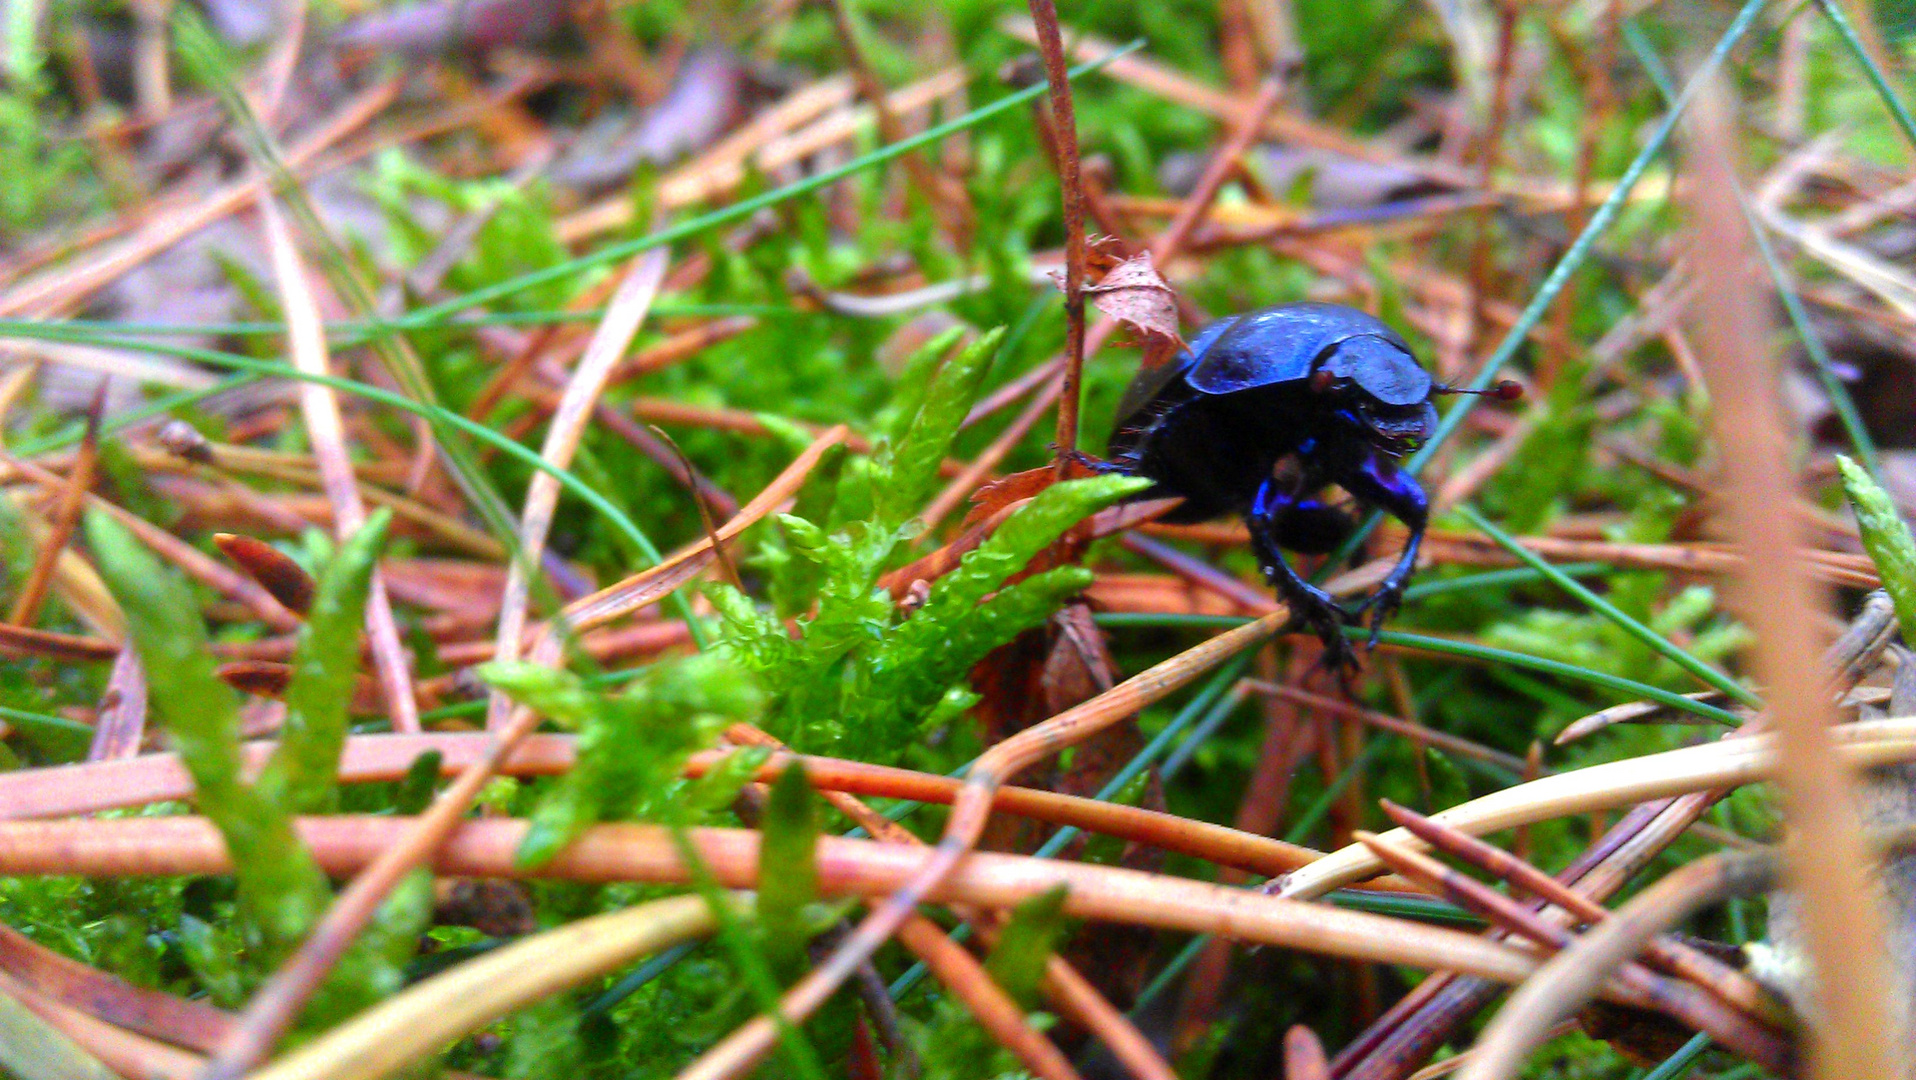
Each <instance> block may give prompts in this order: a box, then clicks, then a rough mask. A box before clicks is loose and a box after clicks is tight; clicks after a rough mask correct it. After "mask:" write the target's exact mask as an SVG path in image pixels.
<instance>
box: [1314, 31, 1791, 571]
mask: <svg viewBox="0 0 1916 1080" xmlns="http://www.w3.org/2000/svg"><path fill="white" fill-rule="evenodd" d="M1765 2H1766V0H1746V2H1745V3H1744V5H1743V7H1742V8H1741V9H1740V10H1738V11H1737V13H1736V18H1734V19H1732V20H1731V21H1730V25H1729V27H1728V28H1727V29H1726V30H1724V32H1723V35H1722V36H1721V37H1719V38H1718V39H1717V42H1716V45H1715V46H1714V47H1713V48H1711V50H1710V52H1709V55H1708V56H1706V57H1705V58H1704V60H1703V63H1702V65H1700V66H1699V67H1698V69H1697V72H1696V74H1695V75H1693V76H1691V78H1690V82H1689V83H1688V85H1686V86H1684V88H1683V91H1682V93H1680V94H1678V95H1677V99H1676V102H1675V104H1673V105H1671V106H1670V108H1669V109H1668V110H1666V111H1665V112H1664V114H1663V119H1662V120H1660V121H1658V122H1657V126H1656V127H1655V129H1653V130H1652V131H1651V132H1650V138H1649V139H1648V140H1647V141H1646V142H1645V143H1644V144H1643V149H1641V150H1639V151H1637V156H1636V157H1635V158H1632V159H1631V161H1630V164H1629V165H1628V166H1627V167H1625V168H1624V170H1623V175H1622V176H1619V177H1617V183H1616V186H1615V187H1614V188H1612V189H1611V190H1610V194H1609V195H1607V196H1605V198H1604V200H1603V202H1602V203H1601V204H1599V205H1598V206H1597V210H1596V212H1595V213H1593V214H1591V215H1590V220H1589V221H1587V222H1585V223H1584V226H1583V231H1582V232H1580V233H1578V234H1577V238H1576V239H1575V240H1574V241H1572V242H1571V244H1570V247H1569V249H1568V250H1566V251H1565V252H1564V253H1563V258H1561V259H1559V260H1557V265H1556V266H1555V267H1553V268H1552V269H1551V271H1550V273H1549V275H1548V276H1547V277H1545V278H1544V279H1543V284H1541V285H1539V286H1537V291H1536V293H1535V294H1534V295H1533V296H1531V298H1530V303H1528V304H1526V305H1524V309H1523V311H1521V312H1520V313H1518V315H1517V320H1516V321H1515V322H1514V323H1512V324H1511V326H1510V330H1509V331H1508V332H1507V333H1505V334H1504V336H1503V340H1502V341H1499V342H1498V343H1497V347H1496V349H1494V350H1492V352H1491V354H1490V357H1489V358H1488V359H1486V360H1485V361H1484V363H1483V367H1482V368H1480V369H1479V370H1478V372H1477V377H1476V378H1474V379H1472V380H1471V381H1470V387H1469V388H1470V389H1473V390H1482V389H1484V388H1485V387H1488V386H1489V385H1490V384H1491V383H1492V382H1493V381H1495V380H1496V378H1497V375H1498V373H1499V372H1501V371H1502V370H1503V368H1504V365H1505V364H1508V363H1509V362H1510V361H1511V360H1512V359H1513V358H1514V357H1515V356H1516V355H1517V352H1518V350H1520V349H1521V348H1523V344H1524V341H1525V340H1526V339H1527V338H1528V337H1529V336H1530V331H1532V330H1534V329H1536V326H1537V324H1538V323H1539V322H1541V321H1542V320H1543V316H1544V313H1545V312H1546V311H1548V310H1549V309H1550V305H1551V303H1552V302H1554V301H1555V300H1556V299H1557V294H1558V293H1560V292H1562V291H1563V289H1564V286H1566V285H1568V284H1570V278H1571V277H1572V276H1573V275H1575V274H1576V272H1577V271H1578V269H1580V268H1581V267H1582V266H1583V264H1584V261H1585V260H1587V259H1588V258H1589V257H1590V253H1591V251H1593V250H1594V249H1595V248H1596V244H1597V238H1598V237H1600V236H1602V235H1603V234H1604V233H1605V232H1606V231H1608V230H1609V228H1610V225H1611V223H1612V222H1614V221H1616V218H1617V214H1618V213H1620V212H1621V211H1622V210H1623V204H1624V203H1625V202H1627V201H1628V200H1629V198H1630V193H1631V192H1632V191H1635V190H1636V186H1637V183H1638V182H1639V181H1641V180H1642V179H1643V175H1644V173H1646V172H1648V171H1649V169H1650V163H1651V162H1652V161H1655V160H1656V159H1657V156H1658V155H1659V154H1661V153H1663V148H1664V147H1665V146H1666V145H1668V143H1669V141H1670V136H1671V135H1672V134H1673V133H1674V132H1675V131H1676V126H1677V122H1678V121H1680V120H1681V119H1682V118H1683V110H1684V109H1686V108H1687V107H1688V106H1689V104H1690V101H1691V99H1692V98H1694V97H1696V95H1697V92H1698V91H1699V90H1700V89H1702V87H1703V84H1704V83H1706V82H1708V81H1709V79H1710V78H1711V77H1712V76H1713V75H1715V74H1716V69H1717V68H1719V67H1721V66H1722V64H1723V60H1724V58H1725V57H1727V56H1728V55H1729V53H1730V50H1731V49H1732V48H1734V47H1735V46H1736V43H1737V42H1738V41H1741V40H1742V39H1743V35H1744V34H1745V33H1747V32H1748V31H1749V29H1750V25H1751V24H1752V23H1754V22H1755V21H1756V16H1757V14H1758V13H1759V12H1761V11H1762V10H1763V5H1764V3H1765ZM1482 400H1483V399H1482V398H1480V397H1474V396H1466V397H1463V398H1460V399H1459V400H1458V402H1457V403H1456V404H1455V405H1453V406H1451V408H1450V411H1449V412H1446V413H1445V414H1444V415H1443V418H1442V419H1441V420H1439V421H1438V422H1437V430H1436V432H1435V433H1433V434H1432V435H1431V437H1430V441H1429V442H1427V443H1425V444H1424V446H1423V449H1421V450H1419V451H1417V453H1415V454H1413V455H1412V456H1411V458H1410V460H1409V461H1408V462H1406V463H1405V466H1404V467H1405V469H1406V470H1407V471H1408V472H1410V473H1411V475H1413V476H1414V475H1416V474H1418V473H1420V472H1422V471H1423V470H1424V466H1426V465H1428V464H1430V462H1431V459H1432V458H1434V457H1436V455H1437V451H1438V450H1439V449H1441V448H1442V447H1443V445H1444V443H1446V442H1448V441H1450V437H1451V436H1452V435H1455V434H1456V433H1457V429H1458V428H1459V427H1462V426H1463V423H1464V419H1465V417H1467V416H1469V415H1470V410H1471V409H1473V408H1475V407H1476V405H1477V403H1478V402H1480V401H1482ZM1379 520H1381V517H1380V515H1378V514H1377V513H1375V512H1373V513H1372V514H1370V516H1369V517H1367V518H1366V519H1365V521H1364V524H1363V525H1361V526H1359V527H1358V529H1357V530H1356V531H1355V532H1354V533H1352V535H1351V537H1350V539H1348V540H1346V541H1345V542H1344V545H1343V546H1342V547H1340V548H1338V549H1337V551H1336V552H1335V553H1334V554H1332V556H1331V557H1330V558H1329V559H1326V560H1325V561H1324V566H1325V567H1326V568H1327V569H1328V568H1329V567H1332V566H1339V565H1342V564H1343V563H1344V561H1345V560H1346V559H1348V558H1350V554H1351V552H1353V551H1356V550H1357V547H1358V545H1360V544H1362V543H1363V542H1364V541H1365V539H1367V538H1368V537H1369V536H1370V534H1371V531H1372V530H1373V529H1375V528H1377V523H1378V521H1379ZM1321 573H1322V571H1320V574H1321Z"/></svg>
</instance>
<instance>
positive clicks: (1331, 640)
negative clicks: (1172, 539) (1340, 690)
mask: <svg viewBox="0 0 1916 1080" xmlns="http://www.w3.org/2000/svg"><path fill="white" fill-rule="evenodd" d="M1292 504H1293V499H1292V497H1291V496H1289V495H1286V494H1283V493H1281V492H1279V491H1278V489H1277V481H1276V480H1274V479H1270V480H1265V481H1264V482H1263V483H1262V484H1260V485H1259V486H1258V489H1257V497H1256V498H1254V499H1253V500H1252V501H1251V508H1250V511H1249V512H1248V513H1246V514H1245V515H1244V524H1245V525H1246V526H1247V527H1249V529H1250V531H1251V548H1252V550H1254V551H1256V552H1257V559H1258V563H1259V565H1260V566H1262V568H1263V570H1264V578H1265V580H1267V581H1269V582H1270V583H1271V584H1272V585H1273V586H1275V587H1276V588H1277V591H1278V592H1279V593H1281V594H1282V595H1283V597H1284V600H1285V602H1286V603H1288V604H1289V605H1290V607H1291V612H1292V614H1293V615H1295V616H1296V618H1297V619H1298V620H1299V621H1301V622H1303V623H1304V625H1306V626H1308V627H1310V628H1311V631H1312V632H1313V633H1315V634H1316V635H1317V637H1318V640H1320V641H1322V642H1323V643H1324V663H1325V665H1326V666H1328V667H1331V668H1333V669H1336V670H1338V671H1340V672H1341V671H1348V670H1351V669H1354V668H1356V667H1357V666H1358V665H1357V655H1356V653H1354V652H1353V651H1352V650H1351V645H1350V639H1348V638H1346V637H1345V636H1344V626H1345V624H1346V623H1347V622H1348V621H1349V618H1350V616H1349V615H1348V614H1347V613H1346V612H1345V611H1344V609H1343V608H1341V607H1339V606H1338V604H1337V601H1336V600H1334V599H1332V598H1331V595H1330V594H1329V593H1327V592H1325V591H1324V590H1322V589H1320V588H1318V587H1317V586H1315V585H1313V584H1311V583H1310V582H1308V581H1306V580H1304V579H1303V578H1302V577H1300V576H1298V573H1297V571H1296V570H1295V569H1293V568H1292V566H1291V564H1290V562H1289V561H1288V560H1286V559H1285V558H1284V552H1283V551H1282V550H1281V549H1280V548H1279V547H1278V544H1277V534H1278V529H1279V523H1280V522H1281V521H1282V520H1283V516H1284V514H1285V512H1286V511H1287V510H1289V509H1290V507H1291V506H1292Z"/></svg>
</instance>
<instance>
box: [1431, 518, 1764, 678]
mask: <svg viewBox="0 0 1916 1080" xmlns="http://www.w3.org/2000/svg"><path fill="white" fill-rule="evenodd" d="M1455 509H1456V511H1457V513H1459V514H1461V515H1463V517H1464V520H1466V521H1468V522H1470V523H1471V525H1473V526H1475V527H1476V528H1477V529H1479V530H1480V531H1482V532H1483V534H1484V535H1485V536H1488V537H1490V538H1491V539H1492V540H1495V541H1496V542H1497V546H1498V547H1501V548H1503V549H1504V550H1505V551H1508V552H1510V553H1511V554H1512V555H1515V556H1516V557H1517V558H1519V559H1522V560H1523V561H1524V562H1525V563H1526V564H1528V565H1529V566H1530V567H1531V569H1533V570H1536V571H1537V572H1538V573H1539V574H1542V575H1543V576H1544V577H1545V578H1547V579H1548V580H1549V581H1550V583H1551V584H1553V585H1555V586H1557V587H1558V588H1559V589H1562V590H1563V591H1564V592H1567V593H1569V594H1570V595H1572V596H1574V597H1576V598H1577V599H1578V600H1581V601H1583V603H1584V604H1586V605H1588V606H1589V608H1590V610H1592V611H1594V612H1596V613H1597V614H1599V615H1602V616H1603V617H1604V618H1606V619H1609V620H1610V621H1611V622H1613V623H1615V624H1616V625H1617V626H1618V627H1619V628H1621V629H1622V630H1623V632H1624V633H1626V634H1629V635H1630V636H1631V637H1633V638H1636V639H1637V640H1638V641H1641V642H1642V643H1643V644H1645V645H1647V646H1649V647H1650V648H1651V649H1653V650H1655V651H1656V652H1657V653H1659V654H1660V655H1662V656H1663V657H1664V658H1666V659H1668V660H1669V661H1670V662H1671V663H1673V664H1675V665H1677V666H1678V667H1680V668H1682V669H1683V670H1685V671H1687V672H1689V673H1690V674H1692V675H1694V676H1696V677H1697V678H1698V679H1701V680H1702V681H1703V682H1704V683H1705V684H1706V685H1709V686H1713V687H1715V688H1716V689H1718V690H1721V691H1723V692H1724V693H1725V694H1728V695H1730V696H1731V697H1733V698H1735V699H1736V700H1738V701H1740V702H1742V703H1743V704H1745V705H1748V706H1750V707H1751V708H1753V709H1755V708H1761V707H1762V705H1763V702H1762V700H1761V699H1760V698H1758V697H1757V696H1756V695H1755V694H1754V693H1752V692H1751V691H1750V690H1749V688H1748V687H1745V686H1744V685H1743V684H1742V683H1739V682H1737V681H1736V680H1735V679H1733V678H1731V677H1730V676H1728V675H1727V674H1724V673H1723V672H1721V671H1718V670H1717V669H1715V668H1713V667H1711V666H1710V665H1708V664H1706V663H1704V662H1703V661H1701V660H1699V659H1697V658H1696V657H1694V656H1691V655H1690V654H1689V653H1687V652H1685V651H1684V650H1683V649H1681V648H1679V647H1677V644H1676V643H1675V642H1673V641H1671V640H1670V639H1669V638H1666V637H1664V636H1663V635H1662V634H1659V633H1657V632H1656V631H1655V630H1652V629H1650V628H1649V627H1647V626H1645V625H1643V624H1642V623H1641V622H1638V621H1637V620H1636V619H1634V618H1632V617H1631V616H1630V615H1628V614H1626V613H1625V612H1623V611H1622V610H1620V609H1619V608H1618V607H1617V606H1616V605H1615V604H1612V603H1611V602H1610V601H1608V600H1605V599H1604V598H1603V597H1601V596H1598V595H1597V594H1596V593H1593V592H1591V591H1590V590H1589V589H1588V588H1586V587H1585V586H1584V585H1583V583H1582V582H1580V581H1577V580H1576V579H1575V578H1572V577H1570V576H1569V575H1568V574H1565V573H1563V572H1561V571H1559V570H1558V569H1557V568H1556V567H1554V566H1552V565H1550V564H1549V563H1548V562H1545V561H1544V560H1543V559H1542V557H1540V556H1539V555H1538V554H1537V553H1536V552H1534V551H1531V550H1530V549H1529V548H1527V547H1525V546H1523V545H1522V544H1520V543H1518V542H1517V539H1516V537H1514V536H1511V535H1510V534H1509V533H1507V532H1505V531H1503V530H1502V529H1500V528H1498V527H1497V526H1496V525H1494V524H1492V523H1491V521H1490V519H1488V518H1486V517H1484V516H1483V515H1482V514H1480V513H1478V512H1477V508H1476V507H1474V506H1471V505H1470V504H1469V503H1458V504H1457V506H1456V507H1455Z"/></svg>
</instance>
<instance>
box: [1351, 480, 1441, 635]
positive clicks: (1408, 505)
mask: <svg viewBox="0 0 1916 1080" xmlns="http://www.w3.org/2000/svg"><path fill="white" fill-rule="evenodd" d="M1338 485H1339V486H1340V487H1342V488H1343V489H1344V490H1345V491H1348V492H1350V493H1351V494H1352V495H1355V496H1356V497H1357V498H1358V499H1360V500H1362V501H1364V502H1367V503H1370V504H1371V505H1373V506H1375V507H1377V508H1378V509H1380V510H1383V511H1384V512H1385V513H1387V514H1389V515H1391V516H1392V517H1394V518H1396V519H1397V520H1399V521H1401V522H1403V523H1404V526H1405V527H1406V528H1407V529H1409V530H1410V539H1408V540H1406V541H1405V542H1404V550H1403V553H1402V554H1400V555H1399V556H1398V557H1397V565H1396V566H1394V567H1392V568H1391V571H1390V575H1389V576H1388V577H1386V578H1384V581H1383V584H1381V585H1379V586H1378V587H1377V591H1376V592H1374V593H1371V594H1370V597H1369V599H1367V600H1365V601H1364V602H1363V603H1362V604H1359V605H1358V607H1357V611H1356V612H1355V614H1358V615H1362V614H1363V613H1364V611H1365V609H1369V611H1370V643H1371V646H1372V647H1375V646H1376V645H1377V636H1378V634H1379V633H1381V632H1382V631H1383V628H1384V620H1386V619H1388V618H1390V617H1391V615H1392V614H1393V613H1395V612H1396V611H1397V607H1398V605H1399V604H1401V603H1403V601H1404V586H1405V585H1407V584H1409V582H1410V575H1411V573H1412V572H1413V571H1414V570H1416V569H1417V549H1418V548H1419V547H1420V546H1422V544H1423V542H1424V527H1425V525H1426V524H1427V523H1428V521H1429V518H1430V506H1429V503H1428V502H1427V501H1426V500H1425V498H1424V489H1423V488H1421V487H1419V486H1418V484H1417V481H1416V480H1414V479H1412V478H1411V476H1410V475H1409V474H1408V473H1404V472H1400V471H1398V469H1397V468H1396V467H1395V466H1393V465H1391V464H1390V463H1388V462H1386V461H1384V460H1383V459H1381V458H1380V457H1378V456H1377V455H1376V454H1372V455H1370V456H1369V457H1368V458H1366V459H1365V461H1364V463H1363V464H1362V465H1360V466H1358V467H1357V468H1356V469H1355V470H1354V471H1352V472H1351V473H1350V474H1349V475H1348V476H1345V477H1342V478H1340V479H1339V480H1338Z"/></svg>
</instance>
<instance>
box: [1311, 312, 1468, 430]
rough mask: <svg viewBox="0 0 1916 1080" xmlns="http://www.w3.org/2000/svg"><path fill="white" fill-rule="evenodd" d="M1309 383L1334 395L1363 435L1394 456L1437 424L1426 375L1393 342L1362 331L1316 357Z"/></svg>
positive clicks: (1323, 391) (1430, 387)
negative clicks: (1343, 403)
mask: <svg viewBox="0 0 1916 1080" xmlns="http://www.w3.org/2000/svg"><path fill="white" fill-rule="evenodd" d="M1310 387H1311V389H1312V390H1314V391H1316V392H1317V393H1320V394H1327V395H1336V396H1338V397H1340V398H1342V399H1344V401H1345V403H1346V405H1347V412H1346V415H1347V416H1349V417H1350V418H1351V420H1352V421H1353V422H1354V423H1355V424H1356V425H1357V426H1358V428H1360V429H1361V432H1362V434H1363V437H1364V439H1365V440H1366V441H1367V442H1369V443H1371V444H1372V445H1373V446H1375V447H1377V448H1378V449H1379V450H1382V451H1383V452H1385V453H1387V454H1390V455H1392V456H1393V457H1399V456H1402V455H1404V454H1408V453H1410V452H1412V451H1414V450H1416V449H1417V448H1418V447H1419V446H1421V445H1423V442H1424V440H1425V439H1428V438H1429V437H1430V433H1431V431H1432V430H1433V429H1434V428H1435V427H1436V425H1437V410H1436V409H1434V408H1432V407H1431V405H1430V393H1431V389H1432V384H1431V379H1430V373H1429V372H1427V371H1425V370H1424V369H1423V366H1422V365H1420V364H1418V363H1417V358H1416V357H1414V356H1412V355H1411V354H1410V353H1408V352H1406V351H1404V349H1403V347H1402V346H1400V345H1398V344H1397V343H1396V342H1393V341H1386V340H1385V339H1383V338H1380V337H1374V336H1371V335H1362V336H1358V337H1352V338H1345V339H1344V340H1343V341H1340V342H1338V343H1337V344H1336V345H1333V346H1332V347H1331V348H1330V349H1329V350H1327V351H1326V352H1325V353H1324V355H1323V356H1322V357H1320V358H1319V360H1318V363H1317V366H1316V368H1315V369H1314V370H1313V371H1312V372H1311V375H1310Z"/></svg>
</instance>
